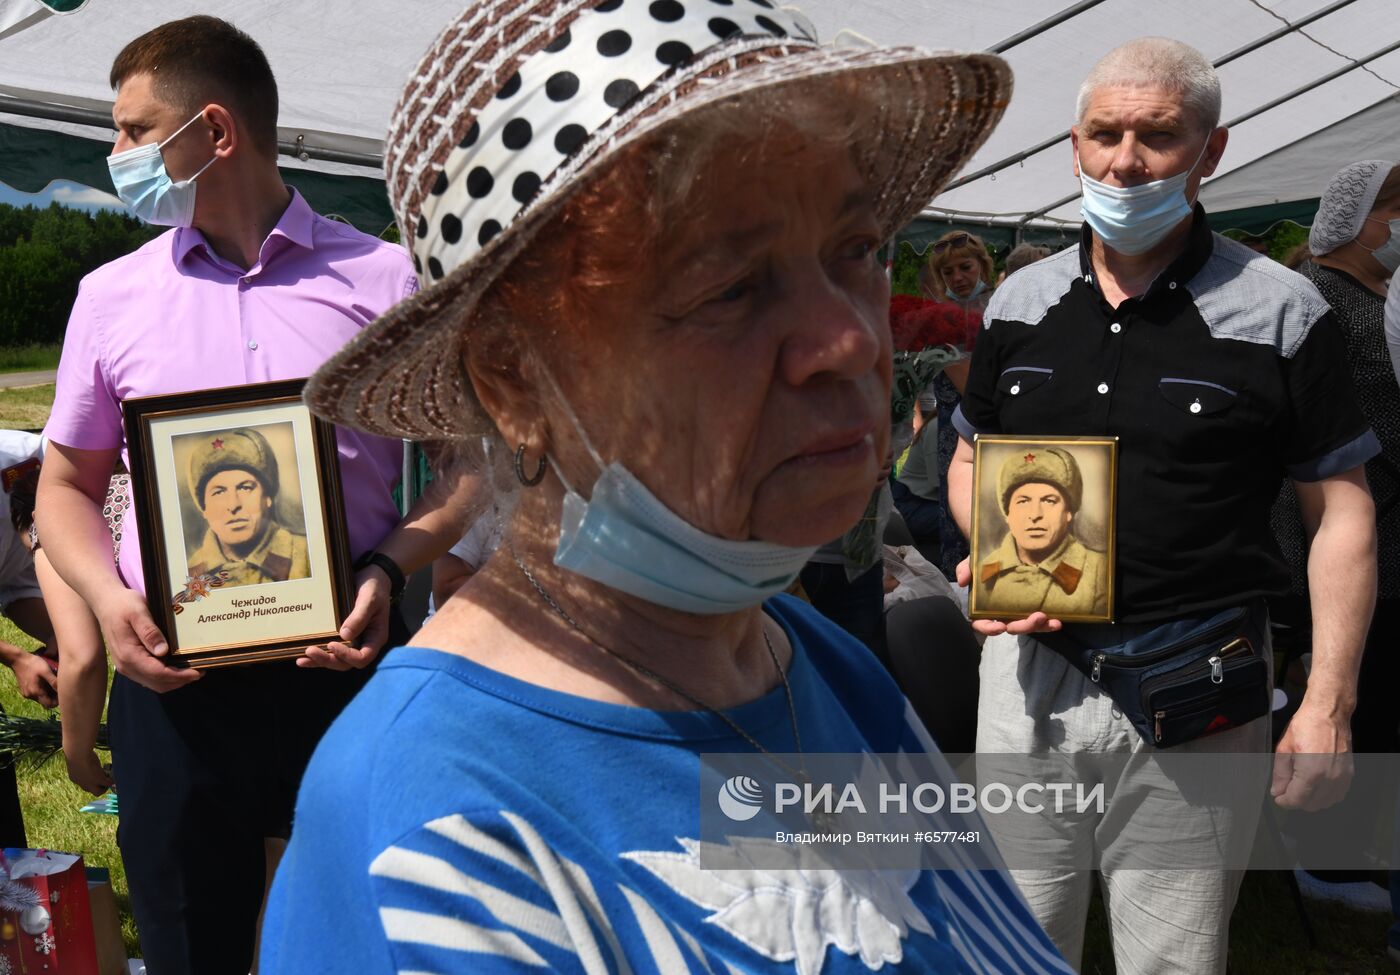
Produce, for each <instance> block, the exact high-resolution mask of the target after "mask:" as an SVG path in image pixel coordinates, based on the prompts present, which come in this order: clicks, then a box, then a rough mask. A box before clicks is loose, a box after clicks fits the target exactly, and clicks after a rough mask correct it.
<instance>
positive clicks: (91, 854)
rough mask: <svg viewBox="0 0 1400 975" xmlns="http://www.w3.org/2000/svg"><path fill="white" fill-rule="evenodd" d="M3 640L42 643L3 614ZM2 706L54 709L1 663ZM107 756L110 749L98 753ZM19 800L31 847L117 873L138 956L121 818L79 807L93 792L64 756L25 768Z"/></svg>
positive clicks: (130, 942) (128, 933)
mask: <svg viewBox="0 0 1400 975" xmlns="http://www.w3.org/2000/svg"><path fill="white" fill-rule="evenodd" d="M0 640H6V641H8V642H10V643H13V644H15V645H17V646H21V647H24V648H25V649H33V648H34V647H35V646H37V644H35V642H34V641H33V640H31V639H30V638H29V637H28V636H27V635H26V634H24V633H23V632H21V631H20V630H19V629H18V628H17V627H16V626H15V625H14V624H13V623H11V622H10V621H9V620H7V619H4V618H3V617H0ZM0 707H4V709H5V711H6V712H8V713H10V714H18V715H24V716H26V717H45V716H47V715H48V714H50V713H51V712H48V711H45V710H44V709H43V708H42V707H40V706H39V705H37V704H35V703H34V702H32V701H26V700H25V699H24V698H22V697H20V694H19V688H18V687H17V686H16V685H15V680H14V676H13V675H12V674H11V673H10V672H9V671H8V670H7V669H5V668H3V667H0ZM99 754H101V755H102V757H103V760H104V761H106V760H108V759H109V757H110V756H108V755H107V754H106V753H99ZM18 779H19V801H20V804H21V805H22V806H23V807H24V827H25V831H26V833H27V834H28V837H29V845H30V846H31V847H35V848H37V847H44V848H47V849H50V850H62V851H64V852H67V853H81V854H82V855H83V862H84V863H86V864H87V865H88V866H93V867H106V868H108V869H109V870H111V872H112V890H113V892H114V893H115V894H116V895H117V909H118V910H119V911H120V912H121V919H122V939H123V940H124V941H125V942H126V953H127V955H128V957H136V956H138V955H139V954H140V953H141V952H140V948H139V946H138V944H137V940H136V925H135V924H134V923H133V922H132V920H131V900H130V898H129V897H128V896H127V890H126V870H125V869H124V868H123V867H122V858H121V854H120V853H118V852H117V819H116V817H115V816H98V815H94V814H92V813H82V812H78V809H79V808H80V807H81V806H82V805H83V804H84V803H86V802H88V801H89V800H90V799H91V798H92V797H91V796H89V795H88V794H87V793H86V792H84V791H83V790H82V789H79V788H78V787H77V786H76V785H74V784H73V783H71V782H69V781H68V771H67V768H66V767H65V765H64V764H63V756H61V755H57V756H55V757H54V758H52V759H50V760H49V761H47V762H45V763H44V764H43V765H41V766H39V767H38V768H23V767H22V768H20V769H19V772H18Z"/></svg>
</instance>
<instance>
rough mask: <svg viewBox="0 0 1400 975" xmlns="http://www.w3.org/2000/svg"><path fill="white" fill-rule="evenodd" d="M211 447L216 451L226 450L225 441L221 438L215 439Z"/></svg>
mask: <svg viewBox="0 0 1400 975" xmlns="http://www.w3.org/2000/svg"><path fill="white" fill-rule="evenodd" d="M210 446H211V447H213V448H214V449H215V450H223V449H224V441H223V438H221V437H215V438H214V439H213V440H212V441H211V442H210Z"/></svg>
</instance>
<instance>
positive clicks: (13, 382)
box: [0, 369, 58, 389]
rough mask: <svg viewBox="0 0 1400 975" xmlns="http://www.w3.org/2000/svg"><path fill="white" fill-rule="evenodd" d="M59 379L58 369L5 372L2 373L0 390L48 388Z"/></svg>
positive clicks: (0, 374)
mask: <svg viewBox="0 0 1400 975" xmlns="http://www.w3.org/2000/svg"><path fill="white" fill-rule="evenodd" d="M57 378H58V370H57V369H41V370H40V371H38V372H3V373H0V389H13V388H14V387H16V386H46V385H48V384H49V383H51V382H53V381H54V380H55V379H57Z"/></svg>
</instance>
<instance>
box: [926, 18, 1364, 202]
mask: <svg viewBox="0 0 1400 975" xmlns="http://www.w3.org/2000/svg"><path fill="white" fill-rule="evenodd" d="M1355 2H1356V0H1335V2H1334V3H1331V4H1329V5H1328V6H1326V7H1323V8H1322V9H1321V10H1315V11H1313V12H1312V13H1310V14H1308V15H1307V16H1306V17H1302V18H1299V19H1298V20H1296V21H1293V22H1292V23H1290V24H1286V25H1285V26H1283V27H1280V28H1279V29H1278V30H1275V31H1271V32H1270V33H1268V34H1265V35H1264V36H1263V37H1261V38H1259V39H1258V40H1255V41H1250V42H1249V43H1248V44H1246V45H1245V46H1244V47H1239V48H1236V49H1235V50H1233V51H1231V52H1230V53H1229V54H1226V55H1225V56H1224V57H1221V58H1219V59H1218V60H1216V61H1214V62H1212V66H1213V67H1216V68H1219V67H1222V66H1223V65H1226V64H1229V63H1230V62H1231V61H1234V60H1235V59H1237V58H1242V57H1244V56H1245V55H1246V54H1249V53H1250V52H1252V51H1257V50H1258V49H1259V48H1261V47H1263V46H1264V45H1266V44H1272V43H1273V42H1274V41H1276V40H1278V39H1279V38H1280V37H1284V36H1286V35H1288V34H1291V33H1293V32H1294V31H1297V30H1301V29H1302V28H1304V27H1306V26H1308V25H1309V24H1311V23H1312V22H1313V21H1315V20H1320V19H1321V18H1323V17H1326V16H1327V15H1328V14H1331V13H1334V12H1336V11H1338V10H1340V9H1342V8H1343V7H1345V6H1347V5H1348V4H1351V3H1355ZM1039 26H1040V25H1039V24H1037V25H1036V27H1039ZM1035 29H1036V28H1035V27H1032V28H1031V30H1035ZM1023 33H1026V32H1023ZM1020 37H1021V34H1017V35H1015V37H1011V38H1008V39H1007V41H1002V43H1003V44H1006V43H1007V42H1008V41H1016V40H1017V39H1018V38H1020ZM990 50H991V51H992V52H993V53H999V51H998V49H997V48H991V49H990ZM1068 138H1069V132H1068V131H1065V132H1061V133H1059V134H1058V135H1052V136H1051V137H1050V138H1048V139H1045V140H1043V141H1041V142H1037V143H1036V144H1035V145H1033V146H1031V147H1030V148H1029V149H1022V150H1021V151H1020V152H1017V153H1014V154H1012V155H1010V156H1007V157H1006V158H1005V159H998V160H997V161H996V162H994V163H992V164H991V165H990V166H986V167H984V168H982V169H979V170H977V172H975V173H968V174H967V175H966V176H962V177H959V178H958V179H955V180H953V182H951V183H949V184H948V185H947V186H945V187H943V192H944V193H947V192H948V191H949V190H955V189H957V188H958V187H959V186H966V185H967V184H968V183H971V182H973V181H974V180H979V179H981V178H982V177H984V176H990V175H992V174H993V173H999V172H1001V171H1002V170H1003V169H1009V168H1010V167H1012V166H1014V165H1016V164H1017V163H1018V162H1021V161H1022V160H1023V159H1029V158H1030V157H1031V156H1034V155H1036V154H1038V153H1041V152H1044V151H1045V150H1046V149H1049V148H1051V147H1052V146H1057V145H1059V144H1060V143H1061V142H1064V141H1065V140H1066V139H1068Z"/></svg>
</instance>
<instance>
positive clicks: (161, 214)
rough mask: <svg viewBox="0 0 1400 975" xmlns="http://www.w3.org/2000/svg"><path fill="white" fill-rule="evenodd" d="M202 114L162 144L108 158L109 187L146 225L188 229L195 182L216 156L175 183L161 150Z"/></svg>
mask: <svg viewBox="0 0 1400 975" xmlns="http://www.w3.org/2000/svg"><path fill="white" fill-rule="evenodd" d="M203 114H204V112H203V110H201V111H200V113H199V115H196V116H195V117H194V118H192V119H190V120H189V121H188V122H186V123H185V124H184V125H182V126H180V127H179V128H178V129H176V130H175V131H174V133H172V134H171V136H170V138H168V139H166V140H165V141H164V142H151V143H148V144H146V145H144V146H137V147H136V148H135V149H127V150H126V151H125V152H119V153H116V154H115V155H111V156H108V157H107V171H108V172H110V173H111V174H112V185H113V186H115V187H116V188H117V196H119V197H121V201H122V202H123V203H125V204H126V205H127V206H129V207H131V210H132V212H133V213H135V214H136V215H137V216H138V217H140V218H141V219H142V220H144V221H146V222H147V223H153V224H156V225H157V226H161V227H188V226H189V225H190V224H191V223H193V222H194V193H195V183H194V181H195V180H196V179H198V178H199V177H200V176H202V175H203V174H204V170H206V169H208V168H209V167H210V166H212V165H214V163H215V161H216V160H217V159H218V158H219V157H218V156H217V155H216V156H214V158H213V159H210V160H209V161H208V162H207V163H205V164H204V166H203V167H202V168H201V169H200V170H199V172H197V173H195V174H194V175H193V176H191V177H190V178H189V179H182V180H180V181H179V182H178V183H177V182H175V181H174V180H172V179H171V178H170V173H168V172H167V171H166V169H165V159H164V158H163V157H162V156H161V154H160V151H161V149H163V148H164V147H165V146H167V145H169V144H170V141H171V139H174V138H175V136H177V135H179V134H180V133H181V132H183V131H185V130H186V129H188V128H189V127H190V126H191V125H193V124H194V122H195V119H198V118H199V117H200V115H203Z"/></svg>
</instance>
